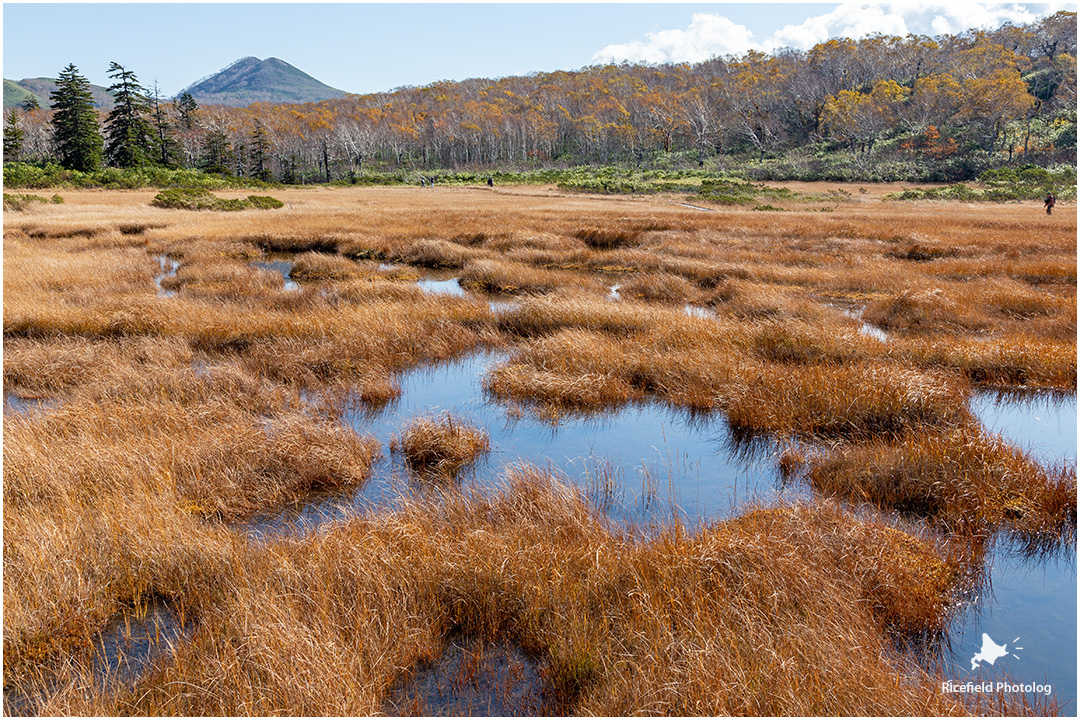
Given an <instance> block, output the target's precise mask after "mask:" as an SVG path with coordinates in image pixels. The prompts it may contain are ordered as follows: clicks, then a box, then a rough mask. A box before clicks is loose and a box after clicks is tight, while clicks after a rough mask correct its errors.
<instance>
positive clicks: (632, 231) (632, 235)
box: [574, 227, 641, 250]
mask: <svg viewBox="0 0 1080 720" xmlns="http://www.w3.org/2000/svg"><path fill="white" fill-rule="evenodd" d="M574 237H576V238H578V239H579V240H581V241H582V242H583V243H585V244H586V245H588V246H589V247H591V248H592V249H594V250H614V249H615V248H622V247H632V246H634V245H637V244H638V242H640V240H641V230H639V229H637V228H632V227H631V228H617V227H616V228H612V227H605V228H597V227H592V228H582V229H580V230H578V231H576V232H575V233H574Z"/></svg>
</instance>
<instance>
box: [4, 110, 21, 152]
mask: <svg viewBox="0 0 1080 720" xmlns="http://www.w3.org/2000/svg"><path fill="white" fill-rule="evenodd" d="M22 149H23V131H22V128H21V127H19V113H18V112H17V111H16V110H15V108H11V112H10V113H8V116H7V123H6V124H5V125H4V162H18V161H19V156H20V155H22Z"/></svg>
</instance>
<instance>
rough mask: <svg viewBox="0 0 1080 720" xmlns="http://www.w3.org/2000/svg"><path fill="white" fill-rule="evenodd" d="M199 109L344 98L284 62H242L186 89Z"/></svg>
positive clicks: (273, 59)
mask: <svg viewBox="0 0 1080 720" xmlns="http://www.w3.org/2000/svg"><path fill="white" fill-rule="evenodd" d="M185 91H186V92H188V93H190V94H191V96H192V97H193V98H195V100H196V101H197V102H198V103H199V104H200V105H230V106H233V107H243V106H245V105H250V104H251V103H256V102H268V103H305V102H318V101H320V100H330V99H333V98H340V97H345V96H346V95H348V93H346V92H344V91H342V90H338V89H337V88H332V87H330V86H329V85H326V84H325V83H321V82H319V81H318V80H316V79H315V78H313V77H311V76H310V75H308V74H307V73H305V72H303V71H302V70H299V69H297V68H295V67H293V66H292V65H290V64H289V63H287V62H285V61H284V60H279V59H278V58H273V57H272V58H267V59H266V60H260V59H259V58H256V57H245V58H240V59H239V60H237V61H236V62H234V63H232V64H231V65H229V66H228V67H226V68H225V69H223V70H221V71H220V72H217V73H214V74H213V75H210V76H209V77H205V78H203V79H202V80H199V81H198V82H196V83H195V84H194V85H190V86H189V87H187V88H186V90H185Z"/></svg>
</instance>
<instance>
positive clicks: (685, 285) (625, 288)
mask: <svg viewBox="0 0 1080 720" xmlns="http://www.w3.org/2000/svg"><path fill="white" fill-rule="evenodd" d="M697 294H698V293H697V289H696V288H695V287H694V286H693V285H691V284H690V283H689V282H688V281H687V280H686V279H685V278H682V277H679V276H678V275H672V274H671V273H664V272H660V273H649V274H647V275H640V276H638V277H634V278H631V279H630V280H627V281H626V282H625V283H622V284H621V285H620V286H619V295H620V296H623V297H628V298H635V299H637V300H644V301H646V302H660V303H687V302H690V301H691V300H693V299H694V298H695V297H696V296H697Z"/></svg>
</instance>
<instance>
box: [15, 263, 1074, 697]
mask: <svg viewBox="0 0 1080 720" xmlns="http://www.w3.org/2000/svg"><path fill="white" fill-rule="evenodd" d="M160 262H161V269H162V275H161V276H159V278H157V280H158V286H159V289H160V279H161V278H162V277H166V276H167V275H168V274H169V273H175V271H176V265H174V264H173V261H171V260H169V261H168V262H166V258H165V257H164V256H162V258H161V259H160ZM252 264H253V265H257V266H259V267H263V268H264V269H267V270H272V271H275V272H279V273H281V274H282V277H283V278H284V279H285V281H286V287H287V288H289V289H295V288H297V287H298V286H297V285H296V283H295V282H294V281H292V280H291V279H290V278H289V271H290V270H291V268H292V264H291V262H288V261H285V260H276V259H275V260H273V261H271V262H254V263H252ZM419 286H420V287H421V289H423V290H424V291H425V292H428V293H433V294H448V295H467V294H469V293H468V292H467V291H466V290H464V289H463V288H462V287H461V285H460V283H459V281H458V278H457V277H455V276H453V274H451V273H431V272H427V271H424V272H423V273H422V277H421V280H420V281H419ZM617 293H618V286H615V287H614V288H612V295H613V296H615V298H617ZM478 297H479V296H478ZM613 299H614V298H613ZM490 302H491V306H492V309H493V310H496V311H497V310H502V309H506V308H509V307H513V301H507V300H499V299H496V300H490ZM686 311H687V312H688V313H691V314H697V309H695V308H691V307H688V308H687V309H686ZM864 331H865V332H869V331H867V330H864ZM878 332H880V331H878ZM879 339H885V338H879ZM506 358H507V355H506V354H502V353H479V354H473V355H468V356H465V357H461V358H459V359H457V360H454V361H451V362H445V363H441V364H438V365H434V366H428V367H420V368H415V369H413V370H410V371H407V372H405V373H403V374H401V376H400V377H399V383H400V386H401V391H402V392H401V396H400V397H399V398H398V399H397V400H396V401H395V402H393V403H391V404H389V405H388V406H386V407H385V408H383V409H381V410H380V411H378V412H368V411H364V410H355V411H352V412H350V413H347V414H346V415H345V417H344V419H343V421H344V422H345V423H347V424H348V425H349V426H351V427H352V428H354V429H355V430H356V431H357V432H358V433H359V434H361V435H368V436H373V437H374V438H376V439H377V440H378V441H379V442H380V444H381V446H382V457H381V459H380V460H379V461H378V462H377V464H376V466H375V467H374V468H373V476H372V478H371V479H370V480H369V481H368V482H367V483H366V484H365V485H364V486H363V487H362V488H360V489H359V490H358V491H356V492H354V493H350V494H347V495H343V494H340V493H338V494H322V495H316V496H313V497H311V498H308V499H307V500H306V501H305V502H304V503H302V504H300V505H298V506H295V507H290V508H286V509H283V510H278V511H275V512H273V513H270V514H266V515H262V516H259V517H256V518H252V519H251V521H250V522H249V523H248V524H246V525H245V527H244V530H245V532H247V533H248V534H249V535H250V536H251V537H252V538H253V539H258V538H261V537H265V536H267V535H273V534H278V533H286V532H287V533H306V532H313V531H316V530H317V529H318V528H319V526H321V525H322V524H323V523H326V522H328V521H332V520H334V519H338V518H342V517H345V516H348V515H352V514H355V513H356V512H358V511H361V510H363V509H367V508H372V507H380V506H387V505H393V504H394V502H395V500H397V499H398V498H401V497H403V496H407V495H409V494H412V493H414V492H424V490H423V489H422V488H418V486H417V484H416V483H415V482H414V481H412V480H411V479H410V473H409V471H408V469H407V468H406V467H405V466H404V464H403V462H402V461H401V459H400V458H399V457H397V456H395V455H394V454H392V453H391V452H390V450H389V441H390V439H391V437H393V436H394V435H396V434H399V433H400V432H401V431H402V430H403V429H404V427H405V426H406V425H407V424H408V422H409V421H411V420H412V419H414V418H416V417H418V416H422V415H435V414H439V413H442V412H450V413H452V414H453V415H454V416H455V417H456V418H462V419H464V420H466V421H467V422H470V423H472V424H474V425H476V426H478V427H481V428H483V429H484V430H485V431H486V432H487V433H488V435H489V437H490V442H491V451H490V452H489V453H488V454H487V455H485V456H483V457H482V458H481V459H480V460H479V461H478V462H477V463H476V464H475V465H474V466H473V467H472V468H471V469H470V470H468V471H466V472H465V473H464V474H463V477H462V483H463V485H464V487H465V488H466V489H476V488H490V487H493V486H495V485H497V484H498V483H499V482H500V480H501V478H502V476H503V474H504V471H505V470H506V469H507V468H508V467H509V466H513V465H515V464H518V463H527V464H533V465H536V466H539V467H541V468H543V469H550V470H553V471H555V472H557V473H560V474H562V475H564V476H565V477H566V479H567V480H568V481H569V482H571V483H574V484H576V485H578V486H579V487H581V488H582V489H583V490H584V491H585V492H586V493H587V495H588V496H589V498H590V500H591V501H592V502H593V503H595V504H596V505H597V506H598V507H600V508H601V509H603V510H604V511H605V512H607V513H608V515H609V516H610V517H612V519H614V520H616V521H619V522H623V523H626V522H629V523H634V524H636V525H637V526H639V527H647V526H648V525H649V524H651V523H657V524H666V523H668V522H670V521H671V520H673V519H677V520H679V521H681V522H683V523H685V524H687V525H690V526H694V525H697V524H699V523H702V522H708V521H711V520H715V519H721V518H724V517H729V516H731V515H732V514H734V513H736V512H738V508H739V507H740V506H741V505H743V504H744V503H746V502H748V501H753V500H760V501H763V502H770V501H775V500H778V499H792V498H796V497H800V496H805V495H808V494H809V490H807V489H806V488H805V487H802V486H801V485H798V484H796V485H791V484H785V483H784V482H783V480H782V479H781V476H780V473H779V470H778V466H777V462H776V460H777V455H778V453H779V451H780V449H781V448H780V446H779V444H778V443H776V442H774V441H771V440H767V439H756V440H753V441H746V440H742V439H740V438H737V437H736V436H735V435H734V434H733V433H732V432H731V430H730V428H729V427H728V425H727V423H726V421H725V420H724V418H723V416H722V415H721V414H719V413H713V414H691V413H688V412H685V411H680V410H676V409H673V408H671V407H669V406H667V405H665V404H660V403H654V402H648V403H642V404H636V405H627V406H624V407H622V408H620V409H617V410H615V411H611V412H607V413H604V414H601V415H596V416H591V417H590V416H571V417H564V418H561V419H560V420H559V422H558V423H551V422H549V421H547V420H542V419H539V418H536V417H534V416H533V415H531V414H530V413H529V412H528V411H527V410H526V411H520V410H514V409H512V408H509V407H508V406H507V405H505V404H500V403H496V402H494V401H492V400H491V399H489V398H487V397H486V396H485V393H484V391H483V387H482V380H483V377H484V375H485V374H486V373H487V372H488V370H489V369H491V368H492V367H494V366H495V365H496V364H498V363H500V362H503V361H504V360H505V359H506ZM48 407H49V403H48V402H43V401H37V400H28V399H23V398H19V397H18V396H16V395H13V394H10V393H7V392H5V394H4V414H5V415H6V416H7V415H12V414H20V415H21V414H24V413H30V412H33V411H35V409H39V408H40V409H43V410H47V408H48ZM970 408H971V410H972V412H973V413H974V414H975V415H976V417H977V418H978V419H979V420H980V422H982V423H983V425H984V427H985V428H986V429H987V431H988V432H992V433H999V434H1001V435H1002V436H1003V437H1004V438H1005V439H1007V440H1008V441H1009V442H1011V443H1013V444H1015V445H1016V446H1017V447H1020V448H1021V449H1023V450H1025V451H1026V452H1028V453H1029V454H1030V455H1031V456H1032V457H1033V458H1035V459H1036V460H1038V461H1039V462H1042V463H1044V464H1048V465H1057V464H1061V463H1072V464H1075V462H1076V457H1077V453H1076V439H1077V408H1076V395H1075V393H1067V394H1051V393H1038V394H1017V393H995V392H988V391H985V392H984V391H980V392H976V393H973V395H972V398H971V401H970ZM987 562H988V568H987V571H988V575H989V582H988V583H987V586H986V590H985V592H983V593H982V594H981V595H980V596H978V597H975V598H972V599H970V600H969V601H968V602H967V603H966V605H964V606H963V607H962V608H961V609H960V610H959V612H958V613H957V617H956V620H955V621H954V623H953V626H952V628H951V631H950V632H949V637H948V638H947V642H946V651H945V659H946V662H947V663H948V665H949V667H950V668H951V670H952V675H953V677H954V678H955V679H956V681H957V682H958V683H964V682H969V681H970V682H984V681H986V680H991V681H998V680H1003V679H1004V678H1005V677H1008V678H1009V680H1011V681H1012V682H1014V683H1018V684H1028V685H1050V686H1051V687H1052V689H1053V692H1054V694H1055V695H1056V697H1057V699H1058V701H1059V702H1062V703H1064V704H1065V705H1064V708H1063V713H1064V714H1075V713H1076V710H1077V705H1076V702H1075V698H1076V672H1077V663H1076V658H1077V644H1076V642H1077V637H1076V618H1077V604H1076V597H1077V584H1076V581H1077V575H1076V557H1075V552H1066V553H1062V554H1059V556H1056V557H1050V558H1042V559H1039V560H1030V559H1025V558H1024V557H1023V556H1022V554H1021V553H1020V552H1019V551H1017V550H1015V549H1014V548H1012V547H1011V546H1010V545H1009V544H1008V543H1001V544H1000V545H999V546H998V547H997V548H996V549H995V550H994V551H993V553H992V554H991V556H990V558H989V559H988V561H987ZM121 627H122V631H121V630H120V628H121ZM182 632H183V628H182V627H181V626H180V625H179V623H178V622H177V621H176V619H175V615H174V613H173V612H172V610H171V609H169V608H167V607H164V606H161V607H158V606H154V607H152V608H150V609H149V611H147V612H144V613H143V614H128V615H126V616H123V617H118V618H117V620H116V622H115V623H114V625H113V626H110V629H109V630H107V631H106V632H104V633H102V635H101V638H100V647H101V650H102V651H103V652H102V655H101V658H102V660H101V661H100V662H102V663H103V665H102V666H101V667H100V668H99V670H100V671H101V672H102V673H103V674H104V675H106V676H114V677H117V676H119V677H121V678H123V679H125V680H127V679H128V678H130V677H132V676H134V675H137V674H139V673H140V672H141V670H142V668H143V667H144V666H145V663H146V662H147V661H148V660H149V659H152V658H153V657H156V656H157V654H158V653H160V652H163V651H167V648H168V646H169V645H170V644H171V643H172V641H173V640H174V639H175V638H176V637H178V636H179V635H180V634H181V633H182ZM984 634H985V635H986V636H988V637H989V638H991V639H992V640H993V642H994V643H996V644H997V645H1004V646H1005V647H1006V648H1007V650H1008V652H1007V654H1006V655H1005V656H1003V657H1001V658H1000V659H998V660H997V661H996V662H995V663H994V664H993V665H989V664H988V663H987V662H981V663H979V664H978V665H979V666H978V667H976V668H974V669H973V668H972V658H973V657H974V656H975V654H976V653H979V652H980V650H982V649H984V647H983V646H984V639H983V636H984ZM478 648H479V646H476V647H474V646H473V645H468V647H465V646H462V647H458V645H453V646H452V647H451V650H450V651H448V652H449V654H448V655H446V656H445V657H444V658H442V659H440V660H439V661H438V662H437V663H434V664H433V665H432V666H431V667H430V668H428V669H420V674H419V675H418V676H417V677H416V679H415V683H414V684H413V685H411V686H409V687H407V688H402V689H401V693H402V694H400V695H398V696H396V698H395V701H394V705H395V707H393V708H388V710H391V711H393V710H395V709H396V710H402V709H405V708H406V706H412V707H419V706H417V705H414V701H415V700H417V693H419V695H422V696H423V697H422V698H420V699H422V700H423V702H424V703H426V705H423V707H426V708H427V709H428V710H429V712H431V713H434V714H438V713H442V712H445V711H446V710H447V709H449V708H450V707H454V708H456V712H458V713H460V712H461V709H462V706H461V704H460V703H461V702H462V697H464V698H465V702H466V704H467V705H468V706H469V707H470V708H473V707H476V708H480V709H487V710H490V709H491V708H492V707H500V708H501V709H502V710H503V711H505V714H514V710H513V709H507V708H508V706H506V705H503V706H492V705H490V704H488V705H482V704H481V703H485V702H486V703H490V702H492V701H491V700H490V698H488V699H485V698H487V695H485V694H484V692H483V691H481V690H476V692H479V693H480V694H479V695H477V696H476V697H475V698H474V697H473V696H472V695H468V694H466V695H465V696H461V695H460V694H458V695H454V696H451V695H447V694H446V693H447V690H446V683H445V682H444V680H445V678H446V677H449V676H451V675H454V676H456V674H457V673H458V668H459V667H460V666H461V665H462V663H463V662H464V661H463V660H462V658H473V657H474V656H476V654H477V653H478V652H480V649H478ZM485 652H487V651H485ZM481 654H482V655H483V653H481ZM487 655H488V656H491V657H492V658H494V659H493V660H491V661H490V662H491V663H492V664H491V668H493V669H492V670H490V673H492V677H498V678H503V677H504V676H503V675H500V673H505V672H506V668H507V667H511V668H514V670H513V672H515V673H519V674H520V673H524V675H523V677H525V678H526V681H525V687H526V690H527V689H528V688H530V687H533V688H534V687H536V685H535V683H534V678H533V675H534V674H535V668H534V667H533V666H532V665H531V664H530V663H531V662H532V661H531V660H528V659H524V660H523V659H522V658H521V657H519V654H518V653H517V651H516V650H514V649H513V648H509V649H507V648H496V649H494V650H492V651H490V652H487ZM459 656H460V657H459ZM140 658H145V659H140ZM470 662H471V661H470ZM507 682H509V681H506V680H505V679H500V680H497V681H494V685H500V686H501V685H505V684H506V683H507ZM515 682H516V681H515ZM512 684H513V683H511V685H512ZM425 688H426V689H425ZM468 692H473V690H469V691H468ZM514 692H517V691H516V690H515V691H514ZM1029 694H1034V693H1029ZM522 697H524V696H522ZM507 698H509V699H510V700H512V701H513V703H519V702H520V703H526V704H527V703H528V702H531V700H530V699H528V698H526V700H522V699H521V697H518V696H517V695H505V694H504V701H508V700H507ZM474 700H475V703H477V704H474ZM444 703H456V705H452V706H451V705H444ZM1069 703H1071V704H1069ZM481 714H484V713H483V712H481ZM487 714H491V713H490V712H489V713H487ZM500 714H502V713H500ZM526 714H529V713H526Z"/></svg>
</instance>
